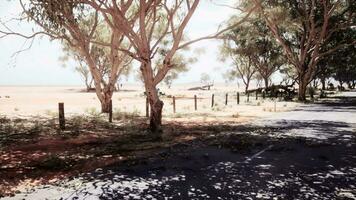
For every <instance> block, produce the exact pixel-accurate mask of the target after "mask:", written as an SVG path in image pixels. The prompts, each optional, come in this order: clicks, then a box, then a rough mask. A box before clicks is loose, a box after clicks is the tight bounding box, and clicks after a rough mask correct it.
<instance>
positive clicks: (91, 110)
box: [85, 107, 101, 118]
mask: <svg viewBox="0 0 356 200" xmlns="http://www.w3.org/2000/svg"><path fill="white" fill-rule="evenodd" d="M85 112H86V113H87V114H88V115H89V116H91V117H94V118H97V117H100V114H101V113H100V112H99V111H98V110H97V109H96V108H94V107H91V108H87V109H85Z"/></svg>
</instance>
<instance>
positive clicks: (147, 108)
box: [146, 97, 150, 118]
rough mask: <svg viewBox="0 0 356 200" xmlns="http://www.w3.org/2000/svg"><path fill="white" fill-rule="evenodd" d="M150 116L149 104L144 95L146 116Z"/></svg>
mask: <svg viewBox="0 0 356 200" xmlns="http://www.w3.org/2000/svg"><path fill="white" fill-rule="evenodd" d="M149 116H150V104H149V102H148V97H146V117H147V118H148V117H149Z"/></svg>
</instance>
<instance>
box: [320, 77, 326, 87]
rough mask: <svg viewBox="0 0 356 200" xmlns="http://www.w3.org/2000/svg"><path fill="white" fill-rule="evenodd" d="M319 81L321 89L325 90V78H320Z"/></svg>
mask: <svg viewBox="0 0 356 200" xmlns="http://www.w3.org/2000/svg"><path fill="white" fill-rule="evenodd" d="M320 82H321V89H322V90H325V89H326V80H325V78H322V79H320Z"/></svg>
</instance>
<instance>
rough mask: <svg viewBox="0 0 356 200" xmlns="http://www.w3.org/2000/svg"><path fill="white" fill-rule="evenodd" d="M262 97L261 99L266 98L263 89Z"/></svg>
mask: <svg viewBox="0 0 356 200" xmlns="http://www.w3.org/2000/svg"><path fill="white" fill-rule="evenodd" d="M262 98H263V99H265V98H266V92H265V91H263V92H262Z"/></svg>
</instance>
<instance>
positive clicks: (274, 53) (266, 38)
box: [221, 16, 285, 88]
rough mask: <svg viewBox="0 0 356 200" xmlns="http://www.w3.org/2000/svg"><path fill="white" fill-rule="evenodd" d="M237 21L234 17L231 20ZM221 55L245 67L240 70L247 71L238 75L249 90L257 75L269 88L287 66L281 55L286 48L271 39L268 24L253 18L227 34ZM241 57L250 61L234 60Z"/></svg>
mask: <svg viewBox="0 0 356 200" xmlns="http://www.w3.org/2000/svg"><path fill="white" fill-rule="evenodd" d="M237 19H238V18H237V17H236V16H233V17H232V18H231V19H230V20H231V21H235V20H237ZM221 53H222V56H223V57H226V56H228V57H231V58H232V59H233V61H234V63H235V64H236V65H237V64H238V63H240V65H241V63H244V64H243V65H242V66H240V67H239V66H237V69H239V68H243V70H238V73H237V74H238V75H239V76H240V77H242V79H243V80H244V83H245V86H247V88H248V84H249V82H250V78H252V76H253V75H254V73H255V72H256V71H257V73H258V77H260V78H262V79H263V81H264V85H265V87H266V88H267V87H268V86H269V84H270V82H269V80H270V78H271V76H272V74H273V73H274V72H276V71H278V69H279V68H280V67H281V66H282V65H283V64H284V62H285V61H284V59H283V56H282V55H281V53H282V48H281V47H280V46H279V45H278V44H277V43H276V41H275V40H274V38H273V37H272V36H271V35H269V30H268V28H267V27H266V25H265V22H264V21H263V20H261V18H259V17H258V16H253V17H251V18H249V19H248V20H246V22H245V23H244V24H242V25H241V26H238V27H236V28H234V29H231V30H230V31H228V32H227V33H226V34H225V40H224V44H223V46H222V50H221ZM238 56H240V57H247V58H246V59H242V60H241V59H240V60H239V61H238V62H237V61H236V58H234V57H238ZM249 62H250V63H249ZM242 73H246V74H242ZM246 84H247V85H246Z"/></svg>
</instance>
